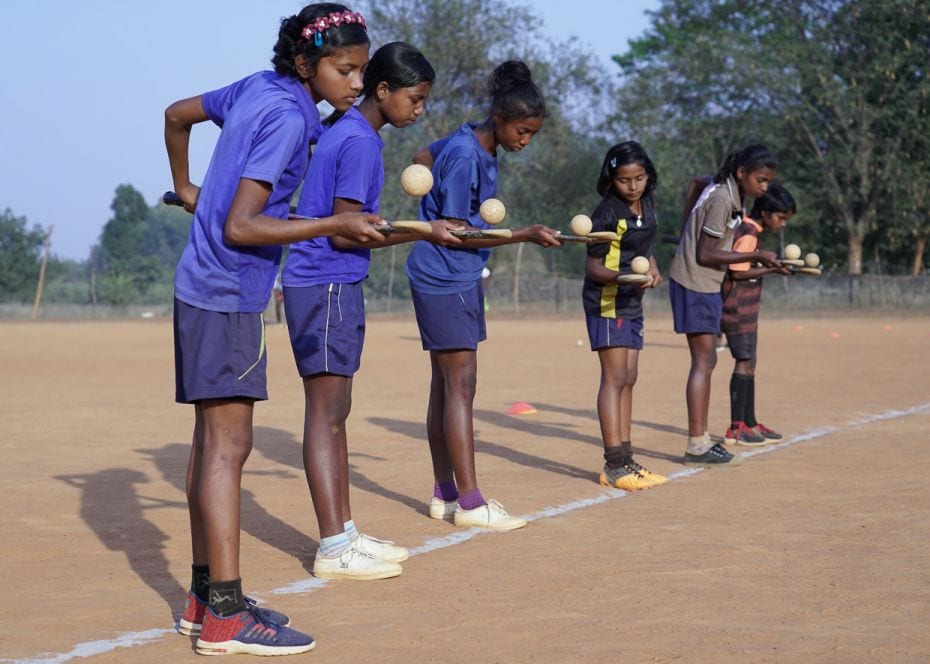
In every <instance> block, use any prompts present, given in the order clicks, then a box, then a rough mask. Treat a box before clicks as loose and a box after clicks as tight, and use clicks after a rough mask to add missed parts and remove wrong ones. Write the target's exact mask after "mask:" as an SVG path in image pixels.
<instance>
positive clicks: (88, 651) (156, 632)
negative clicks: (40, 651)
mask: <svg viewBox="0 0 930 664" xmlns="http://www.w3.org/2000/svg"><path fill="white" fill-rule="evenodd" d="M928 411H930V402H925V403H922V404H918V405H916V406H912V407H910V408H905V409H903V410H898V409H892V410H886V411H884V412H881V413H873V414H870V415H863V416H862V417H860V418H857V419H854V420H850V421H849V422H846V424H843V425H840V426H836V427H829V426H827V427H820V428H817V429H813V430H811V431H808V432H806V433H802V434H798V435H797V436H793V437H791V438H789V439H788V440H785V441H784V442H781V443H777V444H775V445H767V446H765V447H760V448H757V449H753V450H749V451H746V452H742V453H741V454H742V456H743V457H744V458H749V457H754V456H757V455H759V454H768V453H770V452H774V451H776V450H781V449H784V448H786V447H790V446H792V445H796V444H798V443H803V442H806V441H809V440H815V439H817V438H824V437H825V436H831V435H833V434H835V433H842V432H844V431H850V430H853V429H859V428H861V427H864V426H868V425H870V424H876V423H878V422H884V421H886V420H894V419H897V418H899V417H908V416H910V415H916V414H918V413H925V412H928ZM704 470H706V468H685V469H683V470H679V471H677V472H674V473H672V474H671V475H669V476H668V479H669V481H676V480H680V479H684V478H686V477H691V476H693V475H697V474H698V473H700V472H703V471H704ZM628 495H629V493H628V492H626V491H621V490H619V489H616V490H612V491H610V492H608V493H602V494H600V495H597V496H595V497H593V498H583V499H581V500H575V501H572V502H570V503H563V504H562V505H555V506H553V507H546V508H544V509H541V510H539V511H538V512H534V513H533V514H527V515H525V516H524V517H523V518H525V519H526V520H527V521H538V520H539V519H550V518H552V517H556V516H559V515H561V514H566V513H568V512H574V511H575V510H580V509H584V508H586V507H592V506H594V505H600V504H601V503H606V502H608V501H610V500H617V499H619V498H624V497H626V496H628ZM492 532H494V531H488V530H482V529H480V528H469V529H468V530H458V531H455V532H453V533H450V534H448V535H443V536H442V537H432V538H430V539H428V540H426V541H425V542H424V543H423V544H421V545H420V546H418V547H416V548H414V549H410V557H411V558H413V557H415V556H420V555H424V554H427V553H431V552H433V551H438V550H439V549H445V548H447V547H450V546H455V545H457V544H462V543H464V542H467V541H469V540H471V539H474V538H475V537H477V536H479V535H487V534H489V533H492ZM328 585H330V584H329V583H328V582H326V581H324V580H322V579H316V578H310V579H303V580H300V581H295V582H294V583H290V584H288V585H286V586H281V587H280V588H275V589H273V590H270V591H268V592H267V593H264V594H269V595H295V594H305V593H310V592H313V591H316V590H319V589H321V588H324V587H326V586H328ZM174 632H175V629H174V628H171V629H149V630H146V631H143V632H126V633H125V634H120V635H119V636H117V637H116V638H113V639H100V640H97V641H86V642H84V643H79V644H77V645H76V646H75V647H74V648H73V649H72V650H71V651H70V652H67V653H60V654H56V655H51V654H49V655H42V656H38V657H35V658H31V659H3V660H0V661H2V662H14V663H15V664H61V663H63V662H67V661H70V660H72V659H74V658H75V657H91V656H93V655H101V654H103V653H105V652H110V651H113V650H116V649H117V648H132V647H135V646H141V645H145V644H146V643H150V642H152V641H154V640H156V639H159V638H161V637H163V636H165V635H167V634H173V633H174Z"/></svg>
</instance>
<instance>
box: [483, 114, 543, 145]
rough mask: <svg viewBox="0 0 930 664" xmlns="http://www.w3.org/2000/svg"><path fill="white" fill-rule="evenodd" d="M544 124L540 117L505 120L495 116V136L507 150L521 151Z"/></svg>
mask: <svg viewBox="0 0 930 664" xmlns="http://www.w3.org/2000/svg"><path fill="white" fill-rule="evenodd" d="M542 125H543V119H542V118H540V117H536V118H517V119H515V120H504V119H502V118H499V117H498V116H494V136H495V138H496V139H497V142H498V144H500V146H501V147H502V148H504V149H505V150H506V151H507V152H519V151H520V150H522V149H523V148H525V147H526V146H527V145H529V143H530V141H531V140H533V136H535V135H536V132H538V131H539V130H540V129H542Z"/></svg>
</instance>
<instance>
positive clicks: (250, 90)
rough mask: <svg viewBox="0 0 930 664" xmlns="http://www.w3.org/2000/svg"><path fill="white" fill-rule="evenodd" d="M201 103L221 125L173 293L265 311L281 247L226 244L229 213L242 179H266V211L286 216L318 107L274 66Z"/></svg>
mask: <svg viewBox="0 0 930 664" xmlns="http://www.w3.org/2000/svg"><path fill="white" fill-rule="evenodd" d="M203 109H204V111H205V112H206V114H207V116H208V117H209V118H210V119H211V120H213V122H214V123H216V124H217V125H219V126H220V127H221V128H222V131H221V132H220V137H219V140H218V141H217V143H216V148H215V149H214V151H213V158H212V159H211V160H210V166H209V167H208V168H207V174H206V177H204V180H203V185H202V187H201V189H200V198H199V199H198V201H197V210H196V212H195V213H194V222H193V224H192V225H191V232H190V236H189V237H188V240H187V246H186V247H185V248H184V253H183V254H182V255H181V260H180V261H179V262H178V267H177V271H176V272H175V276H174V292H175V296H176V297H177V298H178V299H179V300H181V301H183V302H186V303H187V304H190V305H192V306H195V307H198V308H201V309H206V310H209V311H222V312H243V313H256V312H261V311H264V309H265V307H266V306H267V304H268V298H269V297H270V296H271V288H272V285H273V284H274V279H275V275H276V274H277V271H278V265H279V263H280V261H281V247H278V246H271V247H234V246H232V245H229V244H227V243H226V241H225V239H224V237H223V232H224V229H225V226H226V218H227V217H228V216H229V209H230V207H231V206H232V202H233V199H234V198H235V195H236V190H237V189H238V187H239V180H240V179H242V178H249V179H252V180H258V181H261V182H267V183H269V184H270V185H271V195H270V196H269V198H268V202H267V204H266V205H265V208H264V210H263V211H262V212H263V213H264V214H266V215H268V216H270V217H277V218H279V219H286V218H287V215H288V210H289V206H290V201H291V197H292V196H293V195H294V192H295V191H296V190H297V187H298V185H299V184H300V182H301V180H302V179H303V177H304V173H305V172H306V170H307V160H308V158H309V153H310V138H311V136H312V134H313V131H314V129H315V128H316V126H317V125H318V124H319V122H320V114H319V112H318V111H317V109H316V106H315V105H314V103H313V100H312V99H311V97H310V95H309V93H308V92H307V90H306V88H304V87H303V86H302V85H301V84H300V82H298V81H297V80H296V79H294V78H292V77H290V76H282V75H280V74H277V73H275V72H270V71H264V72H259V73H257V74H253V75H251V76H249V77H247V78H244V79H242V80H241V81H238V82H236V83H233V84H232V85H229V86H227V87H225V88H221V89H219V90H214V91H213V92H208V93H206V94H204V95H203Z"/></svg>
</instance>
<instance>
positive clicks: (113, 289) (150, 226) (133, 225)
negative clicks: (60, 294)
mask: <svg viewBox="0 0 930 664" xmlns="http://www.w3.org/2000/svg"><path fill="white" fill-rule="evenodd" d="M110 208H111V209H112V210H113V217H112V218H111V219H110V220H109V221H108V222H107V223H106V225H105V226H104V228H103V232H102V233H101V235H100V244H99V252H97V253H98V256H97V260H98V263H97V265H98V267H99V269H100V285H101V288H100V293H101V295H102V299H103V300H104V301H107V302H110V303H113V304H129V303H131V302H136V301H139V300H142V299H145V295H146V294H147V293H148V292H149V291H150V290H152V289H155V290H156V291H159V292H163V291H164V282H165V281H166V279H168V275H169V274H171V273H172V271H173V269H174V264H175V263H176V262H177V256H179V255H180V249H179V244H180V247H183V244H182V243H181V242H182V241H181V240H180V239H179V238H180V236H181V235H182V231H181V228H182V226H183V222H181V221H179V219H180V217H179V216H176V215H177V214H179V213H174V212H161V213H158V214H156V213H155V212H153V211H152V209H151V208H149V206H148V205H147V204H146V202H145V199H144V198H143V197H142V194H140V193H139V192H138V191H137V190H136V189H135V188H134V187H133V186H132V185H129V184H122V185H120V186H118V187H117V188H116V194H115V196H114V198H113V203H112V205H111V206H110ZM188 219H189V216H188ZM187 223H188V224H189V221H188V222H187ZM184 237H185V239H186V235H184ZM161 298H162V299H163V295H162V296H161Z"/></svg>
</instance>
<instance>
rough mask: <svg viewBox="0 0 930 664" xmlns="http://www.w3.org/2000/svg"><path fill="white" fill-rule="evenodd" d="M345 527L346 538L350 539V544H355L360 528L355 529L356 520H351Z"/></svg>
mask: <svg viewBox="0 0 930 664" xmlns="http://www.w3.org/2000/svg"><path fill="white" fill-rule="evenodd" d="M342 525H343V528H345V533H346V537H348V538H349V541H350V542H354V541H355V540H357V539H358V528H356V527H355V519H349V520H348V521H346V522H345V523H344V524H342Z"/></svg>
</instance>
